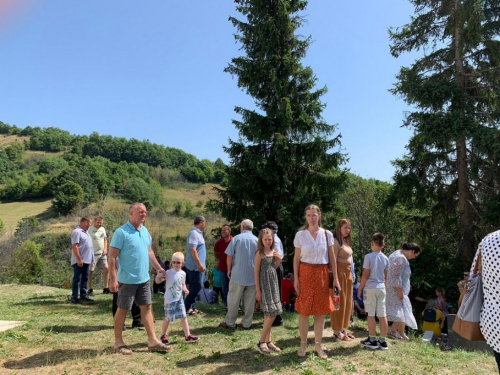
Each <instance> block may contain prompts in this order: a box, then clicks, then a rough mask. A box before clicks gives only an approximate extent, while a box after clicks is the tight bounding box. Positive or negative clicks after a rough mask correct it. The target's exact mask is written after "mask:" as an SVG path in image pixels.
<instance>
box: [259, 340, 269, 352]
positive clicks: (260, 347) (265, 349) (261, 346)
mask: <svg viewBox="0 0 500 375" xmlns="http://www.w3.org/2000/svg"><path fill="white" fill-rule="evenodd" d="M263 345H265V346H263ZM257 350H258V351H259V352H260V353H261V354H271V351H270V350H269V348H268V347H267V343H266V342H265V341H259V342H258V344H257Z"/></svg>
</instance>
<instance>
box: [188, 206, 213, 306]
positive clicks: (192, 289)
mask: <svg viewBox="0 0 500 375" xmlns="http://www.w3.org/2000/svg"><path fill="white" fill-rule="evenodd" d="M206 224H207V221H206V220H205V218H204V217H203V216H196V217H195V219H194V227H193V228H192V229H191V230H190V231H189V234H188V236H187V241H186V248H187V257H186V270H187V272H186V273H187V276H188V279H189V294H188V295H187V296H186V298H185V299H184V306H186V309H188V314H192V313H193V312H196V308H195V306H194V301H195V299H196V296H197V295H198V293H200V290H201V287H202V286H203V275H204V272H205V268H206V265H205V261H206V259H207V248H206V247H205V238H203V230H204V229H205V225H206ZM192 305H193V307H191V306H192Z"/></svg>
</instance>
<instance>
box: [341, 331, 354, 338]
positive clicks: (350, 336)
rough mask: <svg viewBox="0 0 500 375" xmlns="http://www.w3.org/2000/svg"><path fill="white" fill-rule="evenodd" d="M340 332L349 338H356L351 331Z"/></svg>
mask: <svg viewBox="0 0 500 375" xmlns="http://www.w3.org/2000/svg"><path fill="white" fill-rule="evenodd" d="M342 333H343V334H344V335H346V336H347V337H348V338H350V339H351V340H354V339H356V336H354V335H353V334H352V333H351V332H346V331H342Z"/></svg>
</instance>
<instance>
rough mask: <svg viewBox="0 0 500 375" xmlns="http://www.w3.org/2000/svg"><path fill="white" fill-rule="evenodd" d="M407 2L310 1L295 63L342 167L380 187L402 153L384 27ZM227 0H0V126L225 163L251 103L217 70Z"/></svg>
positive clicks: (226, 29)
mask: <svg viewBox="0 0 500 375" xmlns="http://www.w3.org/2000/svg"><path fill="white" fill-rule="evenodd" d="M411 14H412V7H411V4H410V3H409V2H408V1H406V0H377V1H363V2H357V1H348V0H345V1H339V0H324V1H320V0H313V1H310V3H309V7H308V9H307V10H306V11H305V12H304V15H305V16H306V17H307V20H308V23H307V25H306V26H304V27H303V28H302V29H301V30H300V33H301V34H302V35H305V36H307V35H311V36H312V38H313V40H314V43H313V44H312V45H311V47H310V48H309V51H308V53H307V57H306V58H305V59H304V60H303V63H304V64H305V65H310V66H311V67H312V68H313V70H314V72H315V74H316V75H317V78H318V85H319V86H324V85H327V87H328V90H329V92H328V94H327V95H325V96H324V97H323V99H322V100H323V102H324V103H326V104H327V107H326V110H325V111H324V112H323V117H324V119H325V120H326V121H327V122H328V123H330V124H338V129H337V131H338V132H339V133H341V134H342V147H343V149H344V151H345V152H347V153H348V154H349V157H350V161H349V162H348V164H347V165H346V167H347V168H350V170H351V172H353V173H356V174H358V175H360V176H362V177H365V178H369V177H372V178H377V179H380V180H384V181H390V180H391V178H392V176H393V173H394V168H393V167H392V166H391V164H390V161H391V160H394V159H395V158H398V157H401V156H402V155H403V154H404V153H405V145H406V143H407V141H408V138H409V136H410V135H411V132H410V130H408V129H405V128H401V125H402V121H403V117H404V112H405V111H407V110H408V108H407V106H406V105H405V103H404V102H403V101H402V100H401V99H398V98H397V97H395V96H393V95H391V94H390V93H389V92H388V89H390V88H391V87H392V85H393V84H394V83H395V75H396V74H397V73H398V71H399V68H400V66H402V65H409V64H410V63H411V62H412V61H413V60H414V56H413V57H412V56H404V57H402V58H399V59H394V58H393V57H392V56H391V55H390V53H389V38H388V33H387V28H389V27H391V26H393V27H394V26H401V25H403V24H405V23H407V22H408V21H409V17H410V15H411ZM229 15H236V16H239V15H238V14H237V13H236V11H235V4H234V2H233V0H214V1H207V0H182V1H166V0H148V1H137V0H105V1H103V0H85V1H76V0H0V56H1V58H0V88H1V96H0V121H3V122H5V123H8V124H10V125H14V124H15V125H17V126H19V127H22V128H24V127H26V126H28V125H30V126H40V127H44V128H45V127H49V126H55V127H58V128H61V129H64V130H68V131H69V132H71V133H72V134H90V133H92V132H94V131H97V132H98V133H99V134H111V135H113V136H119V137H127V138H132V137H133V138H137V139H139V140H144V139H149V140H150V141H151V142H154V143H159V144H163V145H165V146H171V147H176V148H180V149H182V150H184V151H186V152H188V153H191V154H194V155H195V156H196V157H198V158H199V159H204V158H207V159H210V160H212V161H215V160H216V159H217V158H221V159H222V160H224V162H226V163H228V162H229V159H228V158H227V155H226V154H225V153H224V152H223V150H222V146H223V145H227V143H228V142H227V140H228V138H232V139H237V138H238V134H237V132H236V129H235V128H234V126H233V125H232V123H231V119H233V118H237V115H236V114H235V113H234V111H233V108H234V106H236V105H238V106H243V107H248V108H251V107H252V106H253V100H252V98H250V97H248V96H247V95H246V94H244V93H243V92H242V91H241V90H240V89H238V87H237V85H236V78H233V77H231V75H229V74H228V73H224V72H223V69H224V67H226V66H227V64H228V62H229V61H230V60H231V58H232V57H234V56H237V55H238V54H240V51H239V50H238V49H239V46H238V45H237V44H235V41H234V37H233V33H234V32H235V30H234V28H233V27H232V25H231V23H230V22H229V21H228V17H229Z"/></svg>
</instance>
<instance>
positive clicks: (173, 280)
mask: <svg viewBox="0 0 500 375" xmlns="http://www.w3.org/2000/svg"><path fill="white" fill-rule="evenodd" d="M171 264H172V268H171V269H168V270H166V271H163V270H161V271H159V272H158V274H157V275H156V279H155V282H156V283H157V284H160V283H161V282H162V281H165V295H164V301H165V304H164V308H165V319H164V320H163V324H162V326H161V337H160V340H161V342H162V343H163V344H165V345H168V344H169V341H168V336H167V330H168V326H169V324H170V322H175V321H176V320H177V319H180V320H181V325H182V329H183V331H184V336H185V337H184V338H185V341H186V343H193V342H196V341H198V340H199V339H200V338H199V337H197V336H193V335H191V333H190V332H189V324H188V321H187V314H186V307H185V306H184V300H183V299H182V292H184V293H185V294H186V296H187V295H188V294H189V290H188V289H187V288H186V273H185V272H184V271H183V270H181V267H182V266H183V265H184V254H183V253H181V252H177V253H174V254H173V255H172V263H171Z"/></svg>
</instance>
